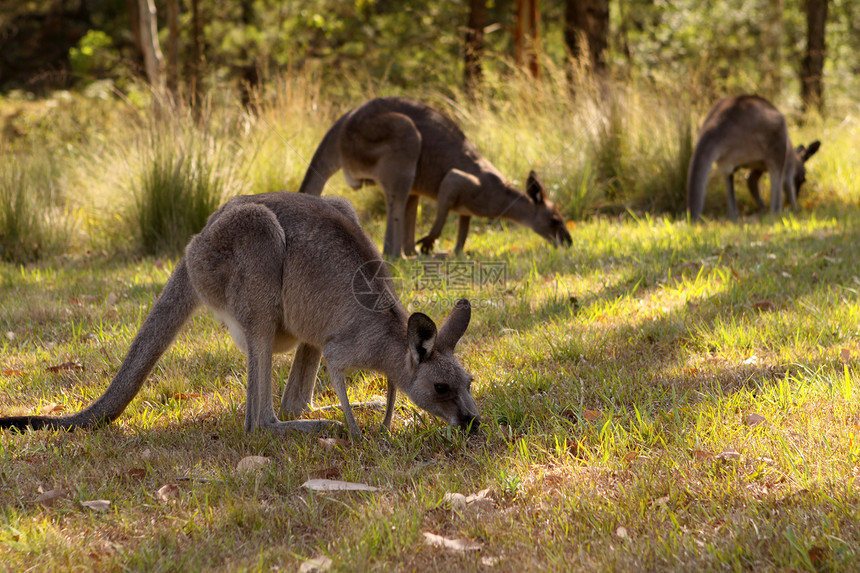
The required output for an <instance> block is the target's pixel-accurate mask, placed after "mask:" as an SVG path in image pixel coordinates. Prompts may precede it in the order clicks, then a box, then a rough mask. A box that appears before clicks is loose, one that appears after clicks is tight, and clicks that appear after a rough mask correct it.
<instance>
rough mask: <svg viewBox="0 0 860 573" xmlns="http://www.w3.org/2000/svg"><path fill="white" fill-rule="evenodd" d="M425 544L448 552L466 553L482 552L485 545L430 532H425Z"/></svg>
mask: <svg viewBox="0 0 860 573" xmlns="http://www.w3.org/2000/svg"><path fill="white" fill-rule="evenodd" d="M424 543H426V544H427V545H429V546H431V547H438V548H440V549H446V550H448V551H455V552H458V553H465V552H467V551H480V550H481V548H482V547H483V545H481V544H480V543H478V542H477V541H469V540H467V539H448V538H447V537H442V536H441V535H436V534H435V533H430V532H429V531H425V532H424Z"/></svg>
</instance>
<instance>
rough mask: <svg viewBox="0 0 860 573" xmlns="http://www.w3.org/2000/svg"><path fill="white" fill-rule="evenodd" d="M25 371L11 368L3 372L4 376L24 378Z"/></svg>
mask: <svg viewBox="0 0 860 573" xmlns="http://www.w3.org/2000/svg"><path fill="white" fill-rule="evenodd" d="M23 375H24V371H23V370H18V369H17V368H9V369H7V370H4V371H3V376H23Z"/></svg>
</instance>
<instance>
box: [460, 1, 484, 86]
mask: <svg viewBox="0 0 860 573" xmlns="http://www.w3.org/2000/svg"><path fill="white" fill-rule="evenodd" d="M470 4H471V9H470V11H469V22H468V23H467V24H466V42H465V46H464V50H463V63H464V67H463V87H464V88H465V90H466V96H467V97H468V98H469V99H474V98H475V91H476V90H477V89H478V86H479V85H480V83H481V77H482V69H481V57H482V56H483V53H484V26H485V25H486V23H487V2H486V0H471V2H470Z"/></svg>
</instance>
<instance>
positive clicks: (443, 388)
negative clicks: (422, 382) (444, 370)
mask: <svg viewBox="0 0 860 573" xmlns="http://www.w3.org/2000/svg"><path fill="white" fill-rule="evenodd" d="M433 388H434V389H435V390H436V393H437V394H447V393H448V392H450V391H451V387H450V386H448V385H447V384H433Z"/></svg>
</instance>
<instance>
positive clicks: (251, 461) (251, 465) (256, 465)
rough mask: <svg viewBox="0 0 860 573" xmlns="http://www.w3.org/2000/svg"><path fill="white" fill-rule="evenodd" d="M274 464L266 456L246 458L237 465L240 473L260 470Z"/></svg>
mask: <svg viewBox="0 0 860 573" xmlns="http://www.w3.org/2000/svg"><path fill="white" fill-rule="evenodd" d="M271 462H272V460H271V459H269V458H267V457H264V456H245V457H244V458H242V459H241V460H239V463H238V464H236V471H239V472H247V471H251V470H258V469H260V468H262V467H263V466H266V465H268V464H270V463H271Z"/></svg>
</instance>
